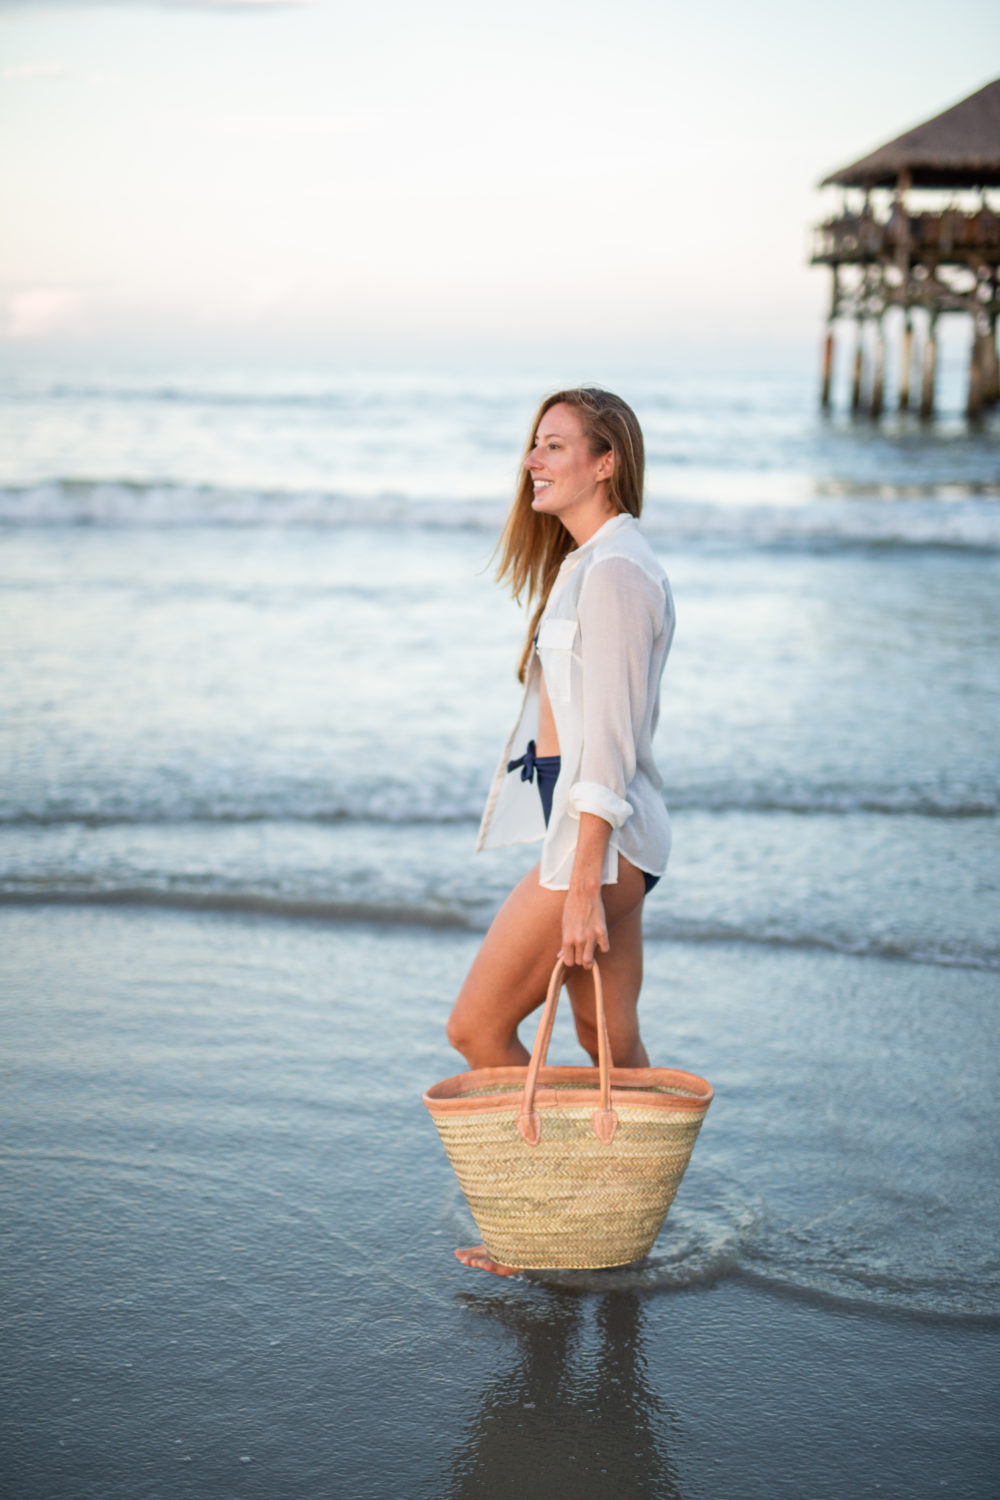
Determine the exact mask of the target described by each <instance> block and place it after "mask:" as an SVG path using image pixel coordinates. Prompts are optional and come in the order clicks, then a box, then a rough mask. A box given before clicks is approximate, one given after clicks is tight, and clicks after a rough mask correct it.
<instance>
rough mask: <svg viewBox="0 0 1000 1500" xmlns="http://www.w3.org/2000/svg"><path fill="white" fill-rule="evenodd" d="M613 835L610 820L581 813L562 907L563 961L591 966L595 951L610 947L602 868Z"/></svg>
mask: <svg viewBox="0 0 1000 1500" xmlns="http://www.w3.org/2000/svg"><path fill="white" fill-rule="evenodd" d="M610 837H611V824H610V823H606V822H605V821H604V819H603V818H599V817H598V816H597V815H596V814H595V813H586V812H585V813H581V814H580V831H579V834H578V835H577V840H576V858H575V859H574V861H573V873H572V875H571V876H570V881H569V890H568V891H567V893H566V904H565V906H564V907H563V922H562V949H561V950H560V954H559V956H560V958H561V959H562V961H563V963H564V964H567V965H572V964H583V966H584V968H585V969H589V968H590V966H591V965H592V964H593V962H594V954H595V952H596V951H597V950H598V949H600V951H601V952H602V953H607V951H608V946H609V944H608V924H607V921H606V919H605V916H604V901H603V900H602V898H601V871H602V870H603V868H604V855H605V853H606V851H607V847H608V839H609V838H610Z"/></svg>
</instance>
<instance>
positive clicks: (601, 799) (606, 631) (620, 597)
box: [569, 556, 664, 828]
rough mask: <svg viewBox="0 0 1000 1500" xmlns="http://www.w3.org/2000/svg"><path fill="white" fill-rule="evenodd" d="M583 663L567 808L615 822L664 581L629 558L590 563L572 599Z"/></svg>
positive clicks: (630, 764)
mask: <svg viewBox="0 0 1000 1500" xmlns="http://www.w3.org/2000/svg"><path fill="white" fill-rule="evenodd" d="M577 613H578V618H579V622H580V656H581V662H582V669H583V752H582V757H581V761H580V777H579V780H578V781H576V782H574V783H573V785H572V786H571V787H570V789H569V809H570V812H571V813H572V814H574V815H575V816H577V817H579V815H580V814H581V813H585V812H587V813H595V814H596V815H597V817H599V818H603V819H604V820H605V822H607V823H610V824H611V827H612V828H621V827H622V825H623V824H624V823H625V822H627V820H628V819H629V818H630V817H631V816H632V805H631V803H630V802H629V801H628V799H627V797H626V795H625V794H626V791H627V789H628V786H629V784H630V782H631V781H632V778H633V777H634V775H635V766H636V744H637V742H638V739H639V734H640V732H641V729H642V724H643V720H644V718H645V714H646V706H647V697H648V693H649V670H650V668H649V664H650V659H651V655H652V647H653V642H654V640H655V638H656V636H657V634H658V633H659V632H660V631H661V630H662V629H663V621H664V592H663V588H662V586H661V585H660V584H659V583H658V582H657V581H656V580H655V579H653V578H650V576H649V574H648V573H646V572H644V570H643V569H642V568H641V567H639V566H638V564H637V563H634V562H633V561H632V560H631V559H630V558H627V557H620V556H618V557H609V558H602V559H601V560H600V561H599V562H596V563H595V564H594V566H593V567H592V568H591V570H590V572H589V574H588V576H587V578H586V580H585V582H584V585H583V589H582V591H581V594H580V599H579V603H578V605H577Z"/></svg>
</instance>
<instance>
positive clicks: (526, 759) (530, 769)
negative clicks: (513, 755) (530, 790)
mask: <svg viewBox="0 0 1000 1500" xmlns="http://www.w3.org/2000/svg"><path fill="white" fill-rule="evenodd" d="M536 759H537V756H536V755H535V742H534V740H529V741H528V748H527V750H526V751H525V752H524V754H523V755H519V756H518V758H517V760H509V761H508V762H507V770H508V772H510V771H516V770H517V768H518V766H520V768H521V780H522V781H533V780H534V777H535V761H536Z"/></svg>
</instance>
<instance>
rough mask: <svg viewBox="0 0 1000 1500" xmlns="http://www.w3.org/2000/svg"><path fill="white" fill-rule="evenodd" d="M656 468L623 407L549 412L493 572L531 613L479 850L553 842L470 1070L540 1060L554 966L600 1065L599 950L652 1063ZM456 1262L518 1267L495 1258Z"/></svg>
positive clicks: (666, 601) (455, 1040) (571, 402)
mask: <svg viewBox="0 0 1000 1500" xmlns="http://www.w3.org/2000/svg"><path fill="white" fill-rule="evenodd" d="M643 467H644V458H643V442H642V432H641V430H640V428H639V424H638V422H637V421H636V418H635V414H634V413H633V412H632V410H631V409H630V408H629V407H628V406H626V404H625V402H624V401H622V400H621V399H620V398H619V397H617V396H613V395H612V394H611V393H610V392H608V391H601V390H594V389H580V390H569V391H559V392H557V393H556V394H555V395H553V396H550V397H549V398H548V400H547V401H545V402H543V404H542V406H541V409H540V411H539V413H538V416H537V417H536V419H535V425H534V427H533V428H532V434H531V437H530V439H529V446H528V451H527V453H526V455H525V459H524V467H523V473H522V477H521V483H520V486H519V488H518V493H517V497H516V499H515V501H514V505H513V507H512V508H511V512H510V515H509V516H508V518H507V525H506V528H505V530H504V534H503V537H502V539H501V543H500V549H499V550H500V566H499V569H498V575H497V576H498V577H499V578H500V579H501V580H502V581H506V582H508V583H509V584H510V586H511V589H512V592H513V594H514V596H515V598H519V597H520V596H521V594H522V593H523V592H527V596H528V603H529V606H530V605H532V604H534V606H535V609H534V614H533V618H532V620H531V624H530V626H529V628H528V633H527V637H526V640H525V646H524V650H523V652H522V656H521V663H520V668H519V672H518V676H519V679H520V680H521V681H522V682H523V683H524V687H525V690H524V700H523V703H522V708H521V713H520V716H519V718H518V722H517V724H516V726H515V728H514V731H513V733H512V734H511V737H510V739H509V740H508V742H507V746H506V747H505V750H504V753H503V756H502V758H501V761H500V765H499V767H498V768H497V772H496V776H495V777H494V781H493V786H492V788H491V791H490V795H489V800H488V802H487V805H486V811H485V813H484V815H483V821H482V826H481V828H480V832H479V841H478V844H477V848H480V849H488V848H496V847H499V846H500V845H502V844H510V843H525V842H529V841H533V840H537V839H541V840H542V851H541V859H540V861H539V863H538V864H537V865H536V866H535V867H534V869H533V870H531V871H530V873H529V874H527V875H525V877H524V879H523V880H521V881H520V882H519V884H518V885H516V886H515V888H514V890H513V891H512V892H511V894H510V895H509V896H508V897H507V900H506V901H505V902H504V904H503V906H502V907H501V908H500V911H499V912H498V913H497V916H496V917H495V919H494V921H493V924H492V926H491V927H490V930H489V932H488V933H487V934H486V938H485V939H484V941H483V945H482V947H481V948H480V950H479V953H478V955H477V956H476V959H475V962H474V963H473V965H472V968H471V969H470V971H469V974H468V977H467V979H466V981H465V983H464V985H463V986H462V990H461V993H460V995H459V997H458V1000H457V1001H456V1003H455V1007H454V1009H453V1011H452V1013H451V1017H450V1019H449V1021H448V1039H449V1041H450V1042H451V1044H452V1046H454V1047H455V1048H457V1050H458V1051H459V1052H461V1053H462V1055H463V1056H464V1057H465V1059H466V1061H467V1062H468V1064H469V1066H470V1067H471V1068H482V1067H495V1066H503V1065H510V1064H513V1065H515V1066H516V1065H523V1064H525V1063H526V1062H527V1061H528V1058H529V1054H528V1051H527V1049H526V1048H525V1046H524V1045H523V1043H522V1042H521V1041H520V1040H519V1038H518V1035H517V1028H518V1025H519V1024H520V1022H521V1021H523V1020H524V1018H525V1016H527V1015H529V1014H530V1013H531V1011H533V1010H535V1009H536V1008H537V1007H538V1006H539V1005H540V1004H541V1003H542V1001H543V1000H544V998H545V992H546V988H547V985H548V980H549V976H550V974H551V971H552V966H553V964H554V962H555V960H556V957H557V955H558V956H560V957H561V958H562V960H563V962H564V963H565V964H566V965H567V967H568V968H569V969H570V971H571V972H570V974H569V976H568V980H567V988H568V990H569V995H570V1001H571V1004H572V1007H573V1016H574V1020H575V1023H576V1032H577V1036H578V1037H579V1039H580V1042H581V1043H582V1045H583V1046H584V1048H585V1049H586V1050H587V1052H589V1053H590V1056H591V1057H592V1059H593V1060H594V1062H595V1063H596V1062H597V1032H596V1018H595V1014H594V1001H593V985H592V980H591V978H590V975H589V974H587V973H586V972H585V971H586V970H588V969H590V968H591V966H592V965H593V962H594V956H595V954H596V953H597V952H600V953H601V954H602V958H601V977H602V979H603V982H604V999H605V1008H606V1013H607V1022H608V1033H609V1036H610V1040H611V1052H612V1056H613V1058H614V1061H615V1064H616V1066H619V1067H629V1068H638V1067H648V1065H649V1059H648V1057H647V1055H646V1049H645V1047H644V1046H643V1044H642V1039H641V1037H640V1035H639V1020H638V1001H639V988H640V985H641V983H642V903H643V898H644V897H645V896H646V895H647V894H648V892H649V891H650V890H651V889H652V887H653V886H654V885H655V884H656V881H657V880H658V879H659V877H660V876H661V875H662V874H663V871H664V870H665V869H666V865H667V858H668V856H669V853H670V823H669V819H668V817H667V812H666V808H665V807H664V804H663V798H662V796H661V793H660V788H661V786H662V782H661V779H660V777H659V774H658V773H657V770H656V766H655V764H654V761H653V753H652V737H653V732H654V730H655V728H656V722H657V717H658V714H659V686H660V676H661V674H662V671H663V665H664V662H665V661H666V658H667V653H668V651H669V650H670V642H671V638H672V636H673V629H674V609H673V600H672V598H671V594H670V585H669V584H668V582H667V579H666V575H665V574H664V572H663V569H662V568H661V567H660V565H659V563H658V562H657V561H656V558H655V557H654V555H653V553H652V551H651V550H650V547H649V545H648V543H647V542H646V541H645V539H644V538H643V537H642V535H641V534H640V532H639V529H638V526H637V524H636V520H637V517H638V516H639V514H640V511H641V509H642V484H643ZM533 783H536V784H533ZM455 1253H456V1255H457V1256H458V1257H459V1259H460V1260H462V1261H463V1262H464V1263H465V1264H466V1265H475V1266H478V1267H480V1268H482V1269H483V1270H489V1271H495V1272H498V1273H500V1274H506V1273H507V1272H508V1271H509V1269H510V1268H508V1267H503V1266H499V1265H497V1263H496V1262H495V1261H493V1260H492V1259H491V1257H490V1256H489V1255H488V1254H487V1252H486V1251H485V1250H484V1249H483V1247H482V1246H479V1247H477V1248H476V1249H473V1250H456V1252H455Z"/></svg>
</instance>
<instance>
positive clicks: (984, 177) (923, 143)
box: [820, 78, 1000, 188]
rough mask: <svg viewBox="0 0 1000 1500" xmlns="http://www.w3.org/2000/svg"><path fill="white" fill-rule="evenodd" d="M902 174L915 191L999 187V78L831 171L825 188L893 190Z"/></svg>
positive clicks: (823, 185) (823, 183) (826, 178)
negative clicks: (942, 111) (857, 158)
mask: <svg viewBox="0 0 1000 1500" xmlns="http://www.w3.org/2000/svg"><path fill="white" fill-rule="evenodd" d="M903 173H909V176H910V181H911V184H912V186H913V187H923V188H970V187H997V186H1000V78H997V79H994V81H993V82H992V83H988V84H987V85H986V87H985V88H981V89H979V90H978V91H977V92H976V93H975V94H970V95H969V97H968V99H963V100H962V102H961V103H960V104H953V105H952V107H951V109H946V110H945V111H944V113H943V114H940V115H935V116H934V118H933V119H932V120H926V121H925V122H924V124H923V125H916V126H915V127H914V128H913V129H912V130H907V131H906V133H905V134H904V135H899V136H897V137H896V139H895V140H894V141H889V143H888V145H885V146H880V147H879V149H878V150H877V151H873V152H872V153H871V155H870V156H863V157H862V158H861V160H860V161H856V162H854V163H853V164H852V165H851V166H849V167H842V168H841V169H840V171H839V172H831V174H830V176H829V177H824V179H823V181H822V182H821V183H820V186H821V187H828V186H830V185H831V184H837V185H839V186H841V187H863V188H874V187H890V188H891V187H895V186H896V181H897V179H898V178H899V177H900V176H901V175H902V174H903Z"/></svg>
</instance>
